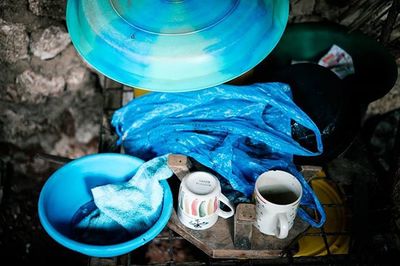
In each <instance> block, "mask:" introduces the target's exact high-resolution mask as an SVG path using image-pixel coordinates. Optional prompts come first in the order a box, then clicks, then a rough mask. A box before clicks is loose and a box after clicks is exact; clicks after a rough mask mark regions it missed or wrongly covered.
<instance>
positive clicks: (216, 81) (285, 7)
mask: <svg viewBox="0 0 400 266" xmlns="http://www.w3.org/2000/svg"><path fill="white" fill-rule="evenodd" d="M264 1H266V0H264ZM279 1H285V3H284V4H282V3H281V5H282V10H281V12H282V13H283V14H284V17H282V18H281V19H283V20H284V21H285V23H284V24H283V26H282V27H281V28H279V33H278V34H277V35H276V36H275V38H276V40H275V42H274V43H273V44H272V45H269V47H268V48H267V49H266V50H265V51H264V52H263V53H262V54H261V53H260V55H259V58H258V59H257V60H256V61H254V62H253V64H251V65H248V66H247V67H246V68H245V69H242V70H241V71H234V75H231V76H229V77H223V76H222V75H220V76H218V77H215V76H213V75H216V73H213V74H210V75H207V76H202V77H197V78H199V79H201V80H203V81H202V82H203V83H201V84H198V83H199V82H197V83H196V81H195V80H190V79H189V80H188V79H185V80H180V81H169V84H168V85H165V84H163V83H164V82H166V81H165V80H158V79H153V81H152V84H151V85H152V86H153V87H149V86H146V85H145V86H141V84H137V83H135V82H133V81H132V79H130V78H126V77H123V76H122V75H121V74H115V73H109V71H108V70H107V68H108V66H107V65H104V64H102V63H99V62H98V60H97V59H96V58H93V57H90V56H88V55H86V54H85V53H84V52H82V47H81V44H80V42H79V38H80V33H81V32H80V29H79V27H75V26H76V23H77V18H76V17H74V16H73V15H74V14H75V13H73V12H74V11H75V10H72V9H73V8H72V7H71V5H72V4H71V1H68V2H67V6H66V24H67V29H68V33H69V35H70V38H71V42H72V44H73V46H74V48H75V50H76V51H77V53H78V54H79V56H80V58H82V59H83V61H84V62H85V63H86V64H87V65H89V66H90V67H91V68H92V69H94V70H95V71H96V72H98V73H99V74H101V75H103V76H106V77H108V78H110V79H112V80H114V81H116V82H118V83H121V84H124V85H126V86H130V87H133V88H138V89H142V90H148V91H154V92H170V93H176V92H188V91H197V90H202V89H206V88H211V87H214V86H218V85H221V84H224V83H226V82H229V81H232V80H234V79H235V78H238V77H240V76H241V75H244V74H245V73H247V72H248V71H250V70H251V69H253V68H254V67H255V66H257V65H258V64H259V63H261V62H262V61H263V60H264V59H265V58H266V57H267V56H268V55H269V54H270V53H271V52H272V51H273V50H274V48H275V47H276V45H277V44H278V43H279V41H280V39H281V37H282V36H283V34H284V32H285V29H286V26H287V22H288V18H289V5H290V4H289V0H279ZM72 24H73V25H72ZM231 67H233V68H235V67H234V66H231ZM225 70H226V69H225ZM143 79H145V80H147V79H149V78H143ZM204 80H208V81H207V84H204ZM187 83H191V84H196V85H191V87H190V88H189V89H188V88H187V87H186V86H187V85H185V87H182V85H180V84H187Z"/></svg>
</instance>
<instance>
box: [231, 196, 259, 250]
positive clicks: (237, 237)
mask: <svg viewBox="0 0 400 266" xmlns="http://www.w3.org/2000/svg"><path fill="white" fill-rule="evenodd" d="M234 220H235V223H234V226H233V229H234V230H233V231H234V233H233V240H234V241H233V242H234V246H235V247H236V248H238V249H251V239H252V236H253V223H254V222H255V221H256V209H255V206H254V204H248V203H242V204H239V205H238V206H237V207H236V212H235V216H234Z"/></svg>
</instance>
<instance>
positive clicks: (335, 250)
mask: <svg viewBox="0 0 400 266" xmlns="http://www.w3.org/2000/svg"><path fill="white" fill-rule="evenodd" d="M311 187H312V188H313V190H314V192H315V194H316V195H317V196H318V198H319V200H320V201H321V203H322V204H343V199H342V198H341V196H340V193H339V192H338V191H337V190H336V189H335V187H334V186H333V185H332V184H330V183H329V181H328V180H327V179H315V180H313V181H311ZM324 209H325V212H326V222H325V225H324V230H325V232H326V233H337V232H345V231H347V230H346V228H347V221H346V209H345V207H338V206H324ZM320 232H321V231H320V229H316V228H310V229H309V230H308V231H307V233H311V234H313V233H316V234H318V233H320ZM327 242H328V245H329V250H330V252H331V254H348V252H349V243H350V236H349V235H343V234H342V235H340V234H339V235H328V236H327ZM298 244H299V251H298V252H297V253H296V254H295V256H296V257H301V256H324V255H327V250H326V246H325V243H324V239H323V238H322V237H321V236H307V235H305V236H303V237H302V238H300V239H299V242H298Z"/></svg>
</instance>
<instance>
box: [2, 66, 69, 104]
mask: <svg viewBox="0 0 400 266" xmlns="http://www.w3.org/2000/svg"><path fill="white" fill-rule="evenodd" d="M15 83H16V85H17V86H16V91H14V92H15V97H14V99H16V100H17V101H20V102H30V103H43V102H45V101H46V100H47V98H48V97H56V96H60V95H61V94H62V92H63V90H64V87H65V80H64V78H63V77H61V76H56V77H51V78H47V77H45V76H43V75H41V74H38V73H35V72H34V71H32V70H26V71H24V72H23V73H22V74H20V75H19V76H18V77H17V80H16V82H15ZM14 92H13V91H10V92H9V93H14Z"/></svg>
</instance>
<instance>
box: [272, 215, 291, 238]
mask: <svg viewBox="0 0 400 266" xmlns="http://www.w3.org/2000/svg"><path fill="white" fill-rule="evenodd" d="M277 218H278V223H279V229H278V230H279V231H278V232H279V233H275V236H276V237H277V238H280V239H283V238H286V237H287V236H288V233H289V223H288V220H287V217H286V214H285V213H278V217H277Z"/></svg>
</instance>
